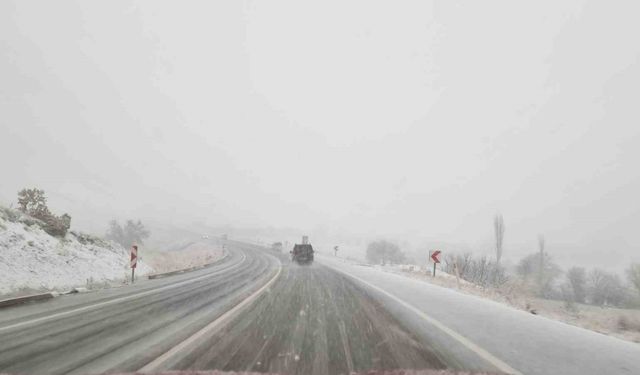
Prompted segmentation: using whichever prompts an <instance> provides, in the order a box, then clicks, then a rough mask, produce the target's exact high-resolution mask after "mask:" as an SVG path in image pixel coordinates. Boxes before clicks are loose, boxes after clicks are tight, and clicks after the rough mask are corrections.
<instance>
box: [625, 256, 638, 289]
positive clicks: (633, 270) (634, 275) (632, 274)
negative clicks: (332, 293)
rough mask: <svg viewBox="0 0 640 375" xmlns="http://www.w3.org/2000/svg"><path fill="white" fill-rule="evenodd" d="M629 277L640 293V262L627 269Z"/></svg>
mask: <svg viewBox="0 0 640 375" xmlns="http://www.w3.org/2000/svg"><path fill="white" fill-rule="evenodd" d="M627 277H629V281H631V284H632V285H633V286H634V287H635V288H636V291H637V292H638V294H640V263H633V264H631V266H629V269H628V270H627Z"/></svg>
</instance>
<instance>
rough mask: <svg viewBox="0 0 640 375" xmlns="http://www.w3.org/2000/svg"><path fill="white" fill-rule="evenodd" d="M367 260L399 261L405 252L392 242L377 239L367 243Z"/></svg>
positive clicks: (378, 261) (379, 261) (370, 261)
mask: <svg viewBox="0 0 640 375" xmlns="http://www.w3.org/2000/svg"><path fill="white" fill-rule="evenodd" d="M366 257H367V261H369V263H372V264H383V265H384V264H386V263H401V262H404V261H405V259H406V257H405V254H404V253H403V252H402V251H401V250H400V247H399V246H398V245H396V244H395V243H393V242H389V241H386V240H379V241H374V242H371V243H369V245H368V246H367V255H366Z"/></svg>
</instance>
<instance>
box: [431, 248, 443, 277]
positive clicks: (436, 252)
mask: <svg viewBox="0 0 640 375" xmlns="http://www.w3.org/2000/svg"><path fill="white" fill-rule="evenodd" d="M440 253H441V251H440V250H434V251H429V258H431V260H432V261H433V277H436V264H438V263H440Z"/></svg>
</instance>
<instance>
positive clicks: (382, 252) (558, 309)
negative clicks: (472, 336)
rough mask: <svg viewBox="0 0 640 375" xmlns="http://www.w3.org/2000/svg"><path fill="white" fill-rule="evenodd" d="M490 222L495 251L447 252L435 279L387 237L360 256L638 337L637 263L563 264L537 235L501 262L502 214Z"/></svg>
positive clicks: (639, 274)
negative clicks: (513, 258) (615, 267)
mask: <svg viewBox="0 0 640 375" xmlns="http://www.w3.org/2000/svg"><path fill="white" fill-rule="evenodd" d="M493 224H494V225H493V227H494V228H493V229H494V235H495V257H490V256H486V255H483V256H478V255H474V254H473V253H472V252H464V253H452V252H447V253H445V255H444V257H443V258H442V263H441V265H440V270H441V271H444V272H440V273H439V275H440V276H439V277H436V278H435V279H434V278H432V277H431V276H430V275H431V270H430V268H429V267H424V265H423V266H422V267H420V266H415V265H409V264H404V265H403V262H404V261H405V259H406V257H405V256H404V254H403V253H402V251H401V250H400V248H399V247H398V246H397V245H395V244H393V243H391V242H388V241H376V242H372V243H370V244H369V246H368V248H367V256H366V258H367V261H368V262H369V263H371V264H379V265H385V264H387V265H390V264H396V265H400V266H399V269H400V270H401V271H402V272H403V273H405V274H408V275H409V276H411V277H414V278H419V279H423V280H426V281H429V282H432V283H435V284H438V285H441V286H445V287H450V288H457V289H460V290H462V291H464V292H466V293H470V294H475V295H478V296H482V297H485V298H491V299H493V300H497V301H500V302H504V303H507V304H510V305H512V306H514V307H517V308H520V309H522V310H526V311H528V312H530V313H532V314H536V315H538V314H539V315H544V316H547V317H550V318H553V319H556V320H561V321H564V322H567V323H570V324H574V325H577V326H581V327H584V328H587V329H591V330H594V331H598V332H601V333H606V334H611V335H615V336H618V337H621V338H624V339H627V340H630V341H635V342H640V264H630V265H629V267H628V269H627V270H626V272H625V274H624V275H619V274H616V273H613V272H608V271H606V270H603V269H600V268H592V269H587V268H584V267H577V266H574V267H571V268H569V269H566V270H563V269H562V268H561V267H560V266H559V265H558V264H556V262H554V259H553V256H552V254H551V253H550V252H549V251H548V250H547V246H546V241H545V237H544V236H543V235H539V236H538V241H537V249H536V251H534V252H532V253H530V254H528V255H526V256H524V257H523V258H522V259H520V260H519V261H518V262H517V263H516V264H515V265H514V266H511V267H509V268H507V267H505V266H503V265H502V264H501V259H502V256H503V253H504V250H505V249H504V246H503V243H504V238H505V233H506V226H505V222H504V219H503V217H502V215H500V214H498V215H496V216H495V217H494V221H493ZM398 254H399V255H398ZM392 267H393V266H392ZM396 268H398V267H396Z"/></svg>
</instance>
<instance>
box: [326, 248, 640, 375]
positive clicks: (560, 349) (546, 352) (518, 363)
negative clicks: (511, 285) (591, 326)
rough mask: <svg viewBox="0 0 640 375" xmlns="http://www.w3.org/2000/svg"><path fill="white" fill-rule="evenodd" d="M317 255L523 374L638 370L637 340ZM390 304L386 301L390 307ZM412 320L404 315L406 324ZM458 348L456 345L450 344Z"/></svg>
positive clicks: (620, 372) (639, 363)
mask: <svg viewBox="0 0 640 375" xmlns="http://www.w3.org/2000/svg"><path fill="white" fill-rule="evenodd" d="M317 259H318V260H319V261H320V262H321V263H323V264H326V265H328V266H331V267H333V268H335V269H337V270H340V271H342V272H345V273H347V274H349V275H352V276H354V277H357V278H358V279H360V280H362V281H364V282H366V283H368V284H370V285H373V286H374V287H375V288H378V290H382V291H384V292H385V293H387V294H388V295H389V296H393V298H395V299H397V300H399V301H403V302H404V303H406V304H407V305H409V306H412V307H413V308H415V309H416V310H419V311H421V312H423V313H424V314H425V315H427V316H429V317H430V318H431V319H434V320H435V321H438V322H439V323H440V324H442V325H443V326H444V327H447V328H448V329H450V330H452V331H453V332H456V333H457V334H459V335H461V337H464V338H465V339H467V340H469V341H470V342H472V343H475V344H476V345H477V346H478V347H480V348H482V349H484V350H486V351H487V352H488V353H491V354H493V355H494V356H496V357H497V358H499V359H501V360H503V361H504V362H506V363H508V364H509V365H510V366H512V367H514V368H515V369H517V370H519V371H521V372H522V373H525V374H567V375H571V374H575V375H583V374H604V373H609V374H640V361H638V358H640V345H638V344H635V343H632V342H629V341H624V340H620V339H618V338H615V337H611V336H607V335H602V334H599V333H596V332H593V331H590V330H586V329H582V328H579V327H576V326H573V325H569V324H566V323H563V322H560V321H557V320H553V319H548V318H546V317H543V316H540V315H533V314H530V313H528V312H525V311H522V310H518V309H515V308H512V307H510V306H507V305H505V304H503V303H498V302H495V301H492V300H490V299H488V298H483V297H479V296H475V295H471V294H467V293H465V292H463V291H458V290H455V289H452V288H445V287H442V286H439V285H434V284H432V283H427V282H424V281H423V280H417V279H415V278H411V277H406V276H403V275H400V274H396V273H392V272H384V271H383V270H380V269H376V268H374V267H366V266H362V265H357V264H353V263H351V262H346V261H345V260H344V259H340V258H336V257H330V256H329V257H327V256H318V258H317ZM394 306H396V305H395V304H388V305H387V307H388V308H390V309H395V307H394ZM397 310H398V311H400V309H397ZM399 313H402V311H400V312H399ZM403 319H412V315H411V314H404V317H403ZM415 319H417V318H415ZM410 322H411V321H410V320H407V324H409V323H410ZM418 324H423V325H429V322H426V321H422V322H421V323H416V326H418ZM430 332H432V334H434V335H437V332H442V331H439V329H438V328H437V327H432V328H431V329H430ZM456 347H459V345H457V344H456V345H452V346H451V348H456Z"/></svg>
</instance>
